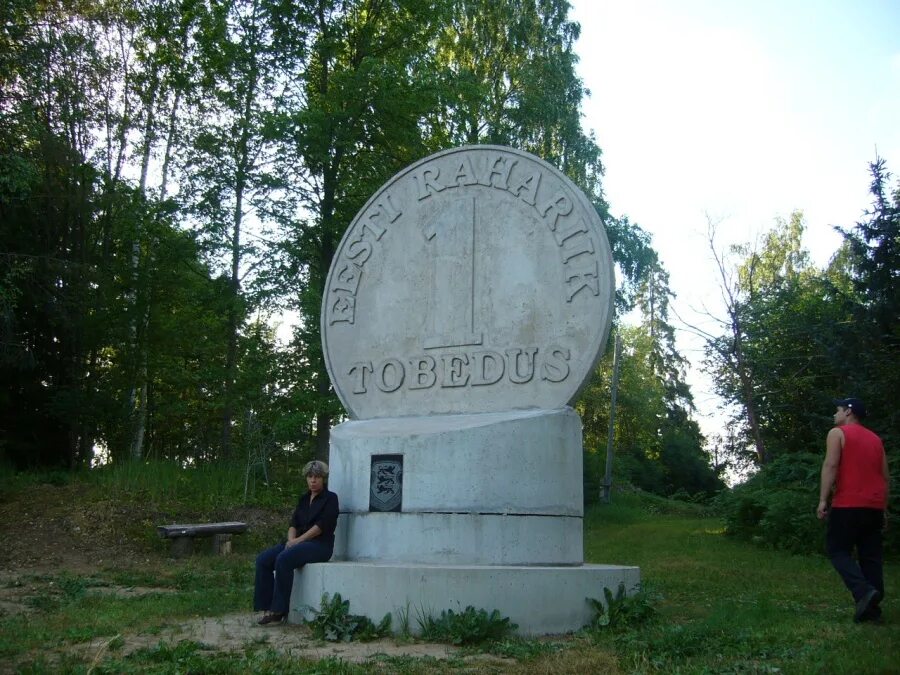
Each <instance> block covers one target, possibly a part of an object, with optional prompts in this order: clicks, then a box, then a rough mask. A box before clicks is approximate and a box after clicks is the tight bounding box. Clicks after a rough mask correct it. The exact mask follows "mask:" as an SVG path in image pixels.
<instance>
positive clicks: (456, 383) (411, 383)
mask: <svg viewBox="0 0 900 675" xmlns="http://www.w3.org/2000/svg"><path fill="white" fill-rule="evenodd" d="M570 358H571V352H570V350H568V349H564V348H562V347H556V346H553V347H550V348H548V349H538V348H537V347H528V348H521V347H517V348H512V349H505V350H504V351H503V353H502V354H501V353H500V352H497V351H493V350H490V349H481V350H473V351H469V352H462V353H460V352H454V353H446V354H442V353H438V354H434V355H432V354H420V355H418V356H415V357H413V358H402V359H401V358H386V359H382V360H381V361H379V362H377V363H373V362H372V361H357V362H356V363H353V364H352V365H351V366H350V367H349V368H348V371H347V375H349V376H350V378H351V382H352V386H353V389H352V392H353V393H354V394H356V395H361V394H366V393H369V392H370V391H374V390H378V391H381V392H384V393H386V394H389V393H392V392H395V391H398V390H400V389H401V388H404V389H431V388H432V387H440V388H448V387H478V386H484V385H491V384H497V383H498V382H501V381H504V382H511V383H512V384H527V383H528V382H531V381H532V380H534V379H540V380H545V381H547V382H562V381H563V380H565V379H566V378H567V377H569V359H570Z"/></svg>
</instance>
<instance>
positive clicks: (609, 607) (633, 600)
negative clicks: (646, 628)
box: [587, 583, 659, 630]
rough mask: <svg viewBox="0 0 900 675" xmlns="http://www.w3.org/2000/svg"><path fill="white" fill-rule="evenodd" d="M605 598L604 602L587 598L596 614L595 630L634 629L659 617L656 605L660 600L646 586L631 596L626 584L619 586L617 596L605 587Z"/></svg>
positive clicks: (593, 626) (592, 625)
mask: <svg viewBox="0 0 900 675" xmlns="http://www.w3.org/2000/svg"><path fill="white" fill-rule="evenodd" d="M603 598H604V601H601V600H597V599H596V598H587V601H588V604H590V606H591V608H592V609H593V610H594V613H595V616H594V618H593V620H592V621H591V624H590V626H591V628H593V629H599V628H612V629H617V630H618V629H623V628H634V627H637V626H641V625H642V624H645V623H647V622H649V621H652V620H653V619H654V618H655V617H656V615H657V610H656V607H655V606H654V604H655V603H656V602H657V601H658V599H659V598H658V596H657V594H655V593H653V592H651V591H649V590H648V589H647V588H646V586H643V587H641V588H639V589H637V591H636V592H633V593H632V594H631V595H629V594H627V593H626V592H625V584H624V583H622V584H619V588H618V589H617V590H616V593H615V594H613V592H612V591H611V590H609V588H605V587H604V589H603Z"/></svg>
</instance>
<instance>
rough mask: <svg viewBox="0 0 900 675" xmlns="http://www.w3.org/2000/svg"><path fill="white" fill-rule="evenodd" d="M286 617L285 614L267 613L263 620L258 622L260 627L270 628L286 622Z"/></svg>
mask: <svg viewBox="0 0 900 675" xmlns="http://www.w3.org/2000/svg"><path fill="white" fill-rule="evenodd" d="M285 616H286V615H285V613H284V612H266V613H265V614H264V615H263V618H261V619H260V620H259V621H257V623H258V624H259V625H260V626H269V625H271V624H275V623H281V622H282V621H284V617H285Z"/></svg>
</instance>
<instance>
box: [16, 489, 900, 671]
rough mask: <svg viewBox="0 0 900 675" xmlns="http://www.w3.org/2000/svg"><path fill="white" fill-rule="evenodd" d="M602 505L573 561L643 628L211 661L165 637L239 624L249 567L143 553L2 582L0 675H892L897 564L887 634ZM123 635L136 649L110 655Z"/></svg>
mask: <svg viewBox="0 0 900 675" xmlns="http://www.w3.org/2000/svg"><path fill="white" fill-rule="evenodd" d="M615 499H616V501H615V503H614V504H613V505H611V506H602V507H593V508H592V509H590V510H589V511H588V514H587V518H586V528H585V529H586V536H585V557H586V560H587V561H588V562H607V563H621V564H632V565H638V566H640V567H641V573H642V578H643V580H644V582H645V587H646V589H647V591H648V593H647V595H648V597H650V598H652V600H646V601H641V602H642V603H647V602H649V603H650V604H651V605H652V606H653V607H654V608H655V609H656V616H655V617H654V618H653V619H651V620H650V621H649V622H646V623H643V624H642V625H630V624H629V623H627V622H625V621H618V622H613V623H612V624H611V625H609V626H605V627H602V628H600V627H598V628H594V629H590V630H585V631H583V632H581V633H579V634H577V635H574V636H566V637H558V638H553V639H549V640H519V639H507V640H503V641H501V642H497V643H493V644H488V645H484V646H482V647H479V648H467V649H465V650H463V651H461V652H459V653H458V654H457V655H456V656H454V657H453V658H450V659H449V660H447V659H436V658H431V657H415V656H387V655H376V656H374V657H372V658H370V659H369V660H368V661H366V662H365V663H363V664H362V665H356V664H351V663H348V662H346V661H345V660H342V659H341V657H340V655H339V654H338V655H335V656H330V657H329V658H325V659H322V658H321V657H319V658H314V657H310V656H309V655H308V654H298V653H291V652H287V653H285V651H284V650H280V649H276V647H277V646H278V645H275V644H272V642H271V641H269V639H268V637H263V638H259V637H254V634H252V633H251V631H250V630H248V631H247V635H246V637H243V636H242V638H241V639H239V640H237V641H236V644H233V645H230V646H229V648H228V650H224V651H223V650H222V649H221V647H220V648H219V649H213V648H211V647H210V645H208V644H204V642H203V641H202V640H197V639H193V638H192V639H181V638H179V637H178V635H177V634H172V633H171V628H172V626H173V625H177V624H178V623H179V622H183V621H186V620H191V619H193V618H196V617H224V616H226V615H233V614H235V613H238V612H248V608H249V603H250V597H251V595H252V558H253V554H252V551H250V550H249V547H247V546H244V547H236V554H235V555H233V556H231V557H225V558H214V557H211V556H206V555H197V556H194V557H192V558H190V559H187V560H182V561H177V562H176V561H171V560H167V559H166V558H165V557H164V556H162V555H156V556H151V557H150V558H149V562H148V563H147V564H145V565H143V566H140V567H139V568H130V567H127V566H125V567H122V566H117V565H115V564H114V563H113V564H109V563H107V564H106V565H105V566H104V567H103V568H101V569H97V570H91V571H90V572H89V573H85V572H82V573H75V572H60V573H59V574H54V575H49V576H48V575H44V576H40V575H33V576H31V577H29V576H27V575H19V576H18V577H17V578H13V577H9V579H10V580H7V581H6V582H5V583H6V584H7V588H6V590H7V591H18V590H20V589H16V588H9V585H10V584H17V585H18V586H19V587H21V591H22V593H21V594H20V595H21V597H22V598H24V599H23V603H24V604H25V605H27V606H28V607H29V611H28V612H26V613H24V614H23V613H10V612H9V611H8V610H4V609H3V608H2V605H0V673H2V672H7V671H11V672H16V671H18V672H78V673H87V672H91V673H119V672H130V673H144V672H153V673H186V672H211V673H282V672H297V673H371V672H378V673H438V672H479V673H481V672H487V673H505V672H523V673H588V672H597V673H605V672H610V673H853V674H856V673H900V605H898V603H896V602H895V601H894V600H893V598H894V596H895V592H896V589H897V579H898V578H900V565H898V564H896V563H893V562H892V563H890V564H889V565H888V566H887V569H886V578H887V584H888V585H887V592H888V600H887V601H886V602H885V603H884V611H885V622H884V624H882V625H878V626H875V625H855V624H853V622H852V607H851V605H850V596H849V594H848V593H847V592H846V591H845V590H844V588H843V586H842V585H841V583H840V580H839V578H838V576H837V575H836V573H835V572H834V571H833V570H832V569H831V567H830V566H829V564H828V562H827V561H826V560H825V558H824V556H823V557H816V556H796V555H790V554H786V553H782V552H778V551H771V550H765V549H761V548H758V547H755V546H753V545H751V544H748V543H744V542H739V541H735V540H733V539H730V538H728V537H726V536H724V535H723V533H722V526H721V523H720V521H719V520H717V519H716V518H714V517H709V516H708V515H705V514H704V513H703V512H702V511H701V510H700V509H699V508H695V507H693V506H692V505H683V504H679V503H675V502H667V501H665V500H661V499H656V498H649V497H646V496H639V495H616V497H615ZM111 557H113V558H114V556H111ZM3 578H7V577H3ZM141 588H142V589H144V592H143V594H141V595H134V596H132V595H129V594H128V593H122V592H118V591H122V589H125V590H128V589H141ZM29 589H31V590H30V591H29ZM113 590H117V592H104V591H113ZM486 609H491V608H486ZM351 611H352V607H351ZM277 630H282V629H277ZM284 630H288V631H295V632H296V631H298V630H299V629H295V628H290V629H284ZM167 631H168V632H167ZM273 635H274V634H273ZM134 636H140V637H141V638H142V640H143V641H142V642H141V644H142V645H143V646H141V647H140V648H139V649H136V650H133V649H132V650H128V649H123V644H125V643H126V642H127V640H129V639H131V638H133V637H134ZM276 639H280V638H276ZM91 641H93V643H92V645H93V646H92V647H91V648H90V649H78V646H79V645H83V644H85V643H89V642H91ZM308 641H312V638H311V637H310V638H308ZM391 642H392V644H393V643H394V642H397V641H391ZM399 642H400V643H401V646H402V644H407V645H414V644H415V641H413V640H411V639H409V638H407V640H406V641H405V643H404V641H403V640H400V641H399ZM98 644H100V645H102V647H101V648H98V647H97V645H98Z"/></svg>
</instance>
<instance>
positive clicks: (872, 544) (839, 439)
mask: <svg viewBox="0 0 900 675" xmlns="http://www.w3.org/2000/svg"><path fill="white" fill-rule="evenodd" d="M834 403H835V405H836V406H837V412H835V413H834V428H833V429H831V431H829V432H828V437H827V439H826V450H825V461H824V462H823V463H822V477H821V482H820V485H819V507H818V508H817V509H816V515H817V516H818V517H819V520H824V519H825V518H826V517H827V518H828V533H827V535H826V538H825V543H826V549H827V551H828V556H829V558H831V564H832V565H834V568H835V569H836V570H837V572H838V574H840V575H841V578H842V579H843V580H844V584H846V586H847V588H848V589H849V590H850V592H851V593H852V594H853V600H854V602H855V603H856V613H855V614H854V621H857V622H859V621H878V620H879V619H880V618H881V607H880V606H879V603H880V602H881V600H882V599H883V598H884V576H883V573H882V549H881V531H882V529H883V528H884V522H885V509H887V500H888V489H889V484H890V473H889V472H888V463H887V457H886V456H885V454H884V445H883V444H882V442H881V439H880V438H879V437H878V436H877V435H876V434H875V433H873V432H872V431H870V430H869V429H867V428H866V427H864V426H862V424H861V423H860V421H861V420H862V419H864V418H865V416H866V406H865V405H864V404H863V402H862V401H861V400H859V399H858V398H845V399H840V400H837V401H835V402H834ZM832 488H834V495H833V496H832V499H831V509H829V508H828V497H829V495H830V494H831V491H832ZM854 549H856V554H857V557H858V559H859V562H857V561H856V560H854V558H853V550H854Z"/></svg>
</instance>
